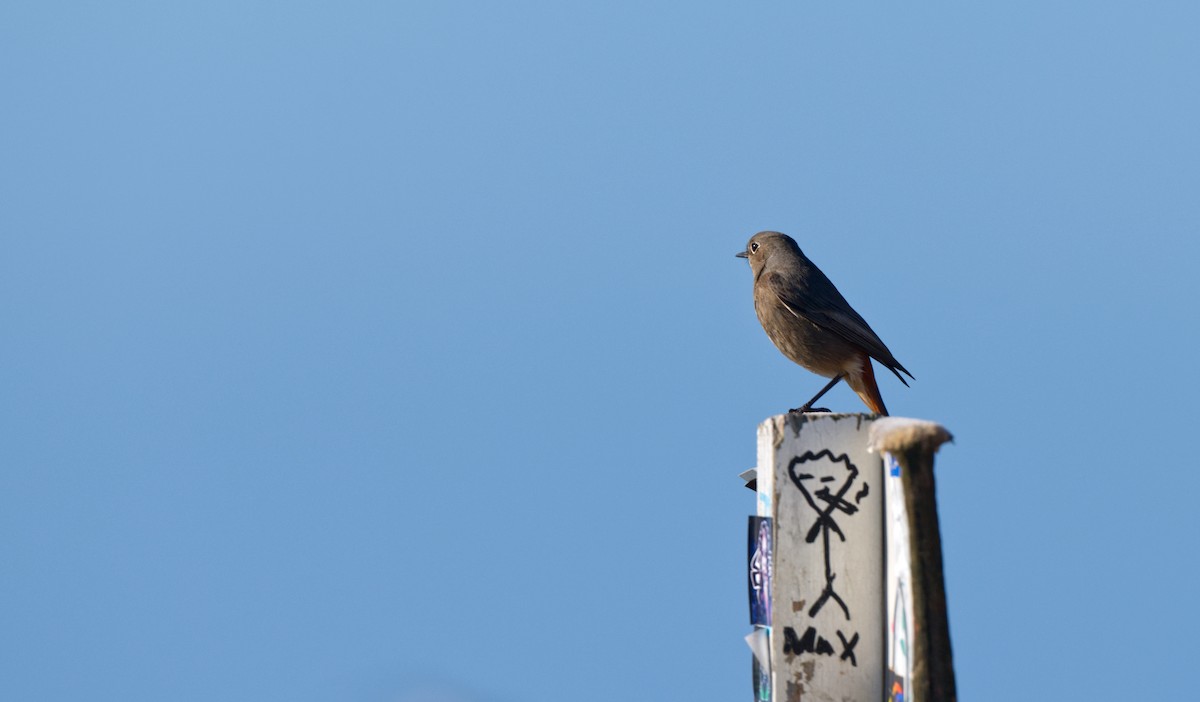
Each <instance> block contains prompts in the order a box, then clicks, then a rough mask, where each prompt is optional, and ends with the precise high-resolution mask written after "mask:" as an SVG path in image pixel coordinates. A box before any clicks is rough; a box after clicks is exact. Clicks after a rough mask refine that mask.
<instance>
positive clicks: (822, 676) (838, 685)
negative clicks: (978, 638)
mask: <svg viewBox="0 0 1200 702" xmlns="http://www.w3.org/2000/svg"><path fill="white" fill-rule="evenodd" d="M931 432H932V433H931ZM937 432H940V433H937ZM943 435H944V438H940V437H942V436H943ZM949 436H950V435H949V433H947V432H946V431H945V430H944V429H942V428H941V427H939V426H938V425H936V424H931V423H928V422H916V421H914V420H897V419H893V418H879V417H875V416H872V415H860V414H809V415H804V416H797V415H781V416H777V417H772V418H770V419H768V420H767V421H765V422H763V423H762V424H761V425H759V427H758V465H757V467H756V468H755V470H754V471H752V472H748V473H753V475H748V474H743V477H747V478H748V485H749V486H752V487H755V488H756V493H757V498H758V508H757V515H756V516H755V517H751V520H750V532H749V539H748V541H749V543H748V546H749V551H748V557H749V576H750V610H751V624H752V625H753V626H754V632H753V633H752V634H751V635H749V636H747V637H746V640H747V643H749V644H750V648H751V650H752V651H753V652H754V655H753V663H754V696H755V700H756V702H801V700H803V701H805V702H809V701H813V700H823V701H824V700H828V701H834V700H836V701H837V702H843V701H845V700H853V701H855V702H859V701H870V702H875V701H877V700H878V701H881V702H882V701H884V700H887V701H889V702H894V701H896V700H904V702H914V701H915V702H926V701H928V702H941V701H950V700H953V699H954V692H953V690H954V679H953V663H952V662H951V661H950V653H949V633H948V632H949V629H948V626H947V624H946V617H945V593H944V589H943V588H942V587H941V551H940V543H937V542H936V529H937V521H936V502H934V501H933V495H932V492H933V490H932V467H933V453H934V452H935V451H936V450H937V446H938V445H940V443H941V442H943V441H945V440H948V439H949ZM931 437H933V438H931ZM885 466H886V470H885ZM914 471H916V475H917V476H918V477H921V476H926V475H927V476H928V479H927V480H923V481H920V482H917V483H914V481H913V480H911V479H910V478H911V477H912V474H913V472H914ZM901 476H903V479H902V478H901ZM914 486H915V487H914ZM914 499H915V500H917V502H914ZM914 505H916V509H914ZM930 511H932V512H934V514H933V517H932V527H930V526H929V525H928V518H929V515H928V512H930ZM914 515H918V517H917V518H918V519H919V520H920V519H923V520H925V521H923V522H922V521H916V522H914V521H913V520H914V518H915V517H914ZM913 524H917V526H916V527H914V526H913ZM931 530H932V532H933V533H932V535H931ZM914 598H917V601H916V602H914ZM939 608H940V609H939ZM939 612H940V614H939ZM931 632H932V633H933V635H934V636H933V637H932V638H930V637H929V636H928V635H927V634H929V633H931ZM923 634H926V635H923Z"/></svg>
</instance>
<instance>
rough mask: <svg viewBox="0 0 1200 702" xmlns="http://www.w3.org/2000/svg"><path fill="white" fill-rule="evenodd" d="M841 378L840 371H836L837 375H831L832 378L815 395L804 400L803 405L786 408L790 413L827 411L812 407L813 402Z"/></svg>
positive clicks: (822, 408)
mask: <svg viewBox="0 0 1200 702" xmlns="http://www.w3.org/2000/svg"><path fill="white" fill-rule="evenodd" d="M841 379H842V374H841V373H838V374H837V375H835V376H833V380H831V381H829V384H828V385H826V386H825V387H823V388H821V392H819V393H817V394H816V395H813V399H811V400H809V401H808V402H805V403H804V404H803V405H801V406H799V407H797V408H795V409H791V410H788V412H790V413H792V414H804V413H805V412H828V411H829V410H827V409H825V408H824V407H816V408H814V407H813V403H814V402H816V401H817V400H819V399H821V396H823V395H824V394H825V393H827V392H829V391H830V390H832V389H833V386H834V385H837V384H838V382H840V381H841Z"/></svg>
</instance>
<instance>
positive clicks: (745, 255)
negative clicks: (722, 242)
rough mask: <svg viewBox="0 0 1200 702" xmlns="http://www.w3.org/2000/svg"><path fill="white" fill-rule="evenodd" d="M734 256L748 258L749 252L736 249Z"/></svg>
mask: <svg viewBox="0 0 1200 702" xmlns="http://www.w3.org/2000/svg"><path fill="white" fill-rule="evenodd" d="M734 256H737V257H738V258H750V254H748V253H746V252H745V251H738V252H737V253H735V254H734Z"/></svg>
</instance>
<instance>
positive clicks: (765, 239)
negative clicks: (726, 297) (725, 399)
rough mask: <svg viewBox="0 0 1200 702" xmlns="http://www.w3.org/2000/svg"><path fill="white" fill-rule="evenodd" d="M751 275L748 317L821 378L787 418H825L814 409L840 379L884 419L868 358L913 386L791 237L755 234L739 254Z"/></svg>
mask: <svg viewBox="0 0 1200 702" xmlns="http://www.w3.org/2000/svg"><path fill="white" fill-rule="evenodd" d="M736 256H737V257H738V258H744V259H747V261H749V263H750V270H751V272H753V274H754V311H755V312H756V313H757V314H758V321H759V322H760V323H761V324H762V326H763V329H764V330H765V331H766V332H767V336H768V337H770V339H771V341H772V342H773V343H774V344H775V346H776V347H777V348H778V349H779V350H780V351H781V352H783V355H784V356H787V357H788V358H789V359H791V360H792V361H794V362H796V363H798V364H800V365H801V366H803V367H804V368H806V369H808V370H809V371H812V372H813V373H816V374H817V375H820V376H824V377H826V378H832V380H831V381H829V384H828V385H826V386H825V387H824V388H822V390H821V391H820V392H818V393H817V394H816V396H814V397H813V398H812V399H811V400H809V401H808V402H806V403H804V404H803V405H801V406H800V407H797V408H795V409H793V410H790V411H791V412H792V413H798V414H803V413H805V412H828V411H829V410H827V409H823V408H817V409H814V408H813V404H814V403H815V402H816V401H817V400H819V399H821V396H823V395H824V394H825V393H827V392H829V391H830V390H831V389H832V388H833V386H835V385H837V384H838V382H839V381H842V380H845V381H846V384H847V385H849V386H850V389H851V390H853V391H854V392H855V394H857V395H858V396H859V397H860V398H861V399H862V401H863V402H864V403H865V404H866V405H867V407H869V408H870V409H871V411H872V412H874V413H876V414H880V415H883V416H887V413H888V411H887V406H886V405H884V404H883V396H882V395H880V394H879V385H878V384H877V383H876V382H875V370H874V367H873V366H872V365H871V359H875V360H876V361H877V362H879V364H880V365H882V366H883V367H885V368H887V369H888V370H890V371H891V372H892V373H895V374H896V377H897V378H899V379H900V382H902V383H904V385H905V386H906V387H907V386H908V381H906V380H905V379H904V376H903V375H900V374H901V373H904V374H905V375H907V376H908V377H909V378H912V379H913V380H916V378H915V377H913V374H912V373H909V372H908V369H907V368H905V367H904V366H902V365H900V362H899V361H897V360H896V357H895V356H893V355H892V352H891V351H889V350H888V347H887V346H886V345H885V344H884V343H883V341H882V340H881V339H880V338H879V336H878V335H877V334H876V333H875V332H874V331H872V330H871V327H870V325H868V324H867V322H866V320H864V319H863V318H862V316H861V315H859V314H858V313H857V312H855V311H854V308H853V307H851V306H850V303H848V302H846V298H844V297H842V294H841V293H840V292H838V289H837V288H836V287H834V285H833V283H832V282H831V281H830V280H829V278H827V277H826V276H825V274H824V273H822V272H821V269H820V268H817V266H816V264H815V263H813V262H812V261H810V260H809V259H808V257H807V256H805V255H804V252H803V251H801V250H800V246H799V245H798V244H796V241H795V239H792V237H790V236H788V235H787V234H781V233H779V232H771V231H766V232H759V233H757V234H755V235H754V236H752V237H750V241H749V242H747V243H746V250H745V251H740V252H738V253H737V254H736Z"/></svg>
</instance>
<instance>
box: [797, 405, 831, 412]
mask: <svg viewBox="0 0 1200 702" xmlns="http://www.w3.org/2000/svg"><path fill="white" fill-rule="evenodd" d="M820 412H824V413H826V414H829V413H831V410H829V409H828V408H826V407H809V406H808V405H804V406H803V407H797V408H795V409H790V410H788V414H817V413H820Z"/></svg>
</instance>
